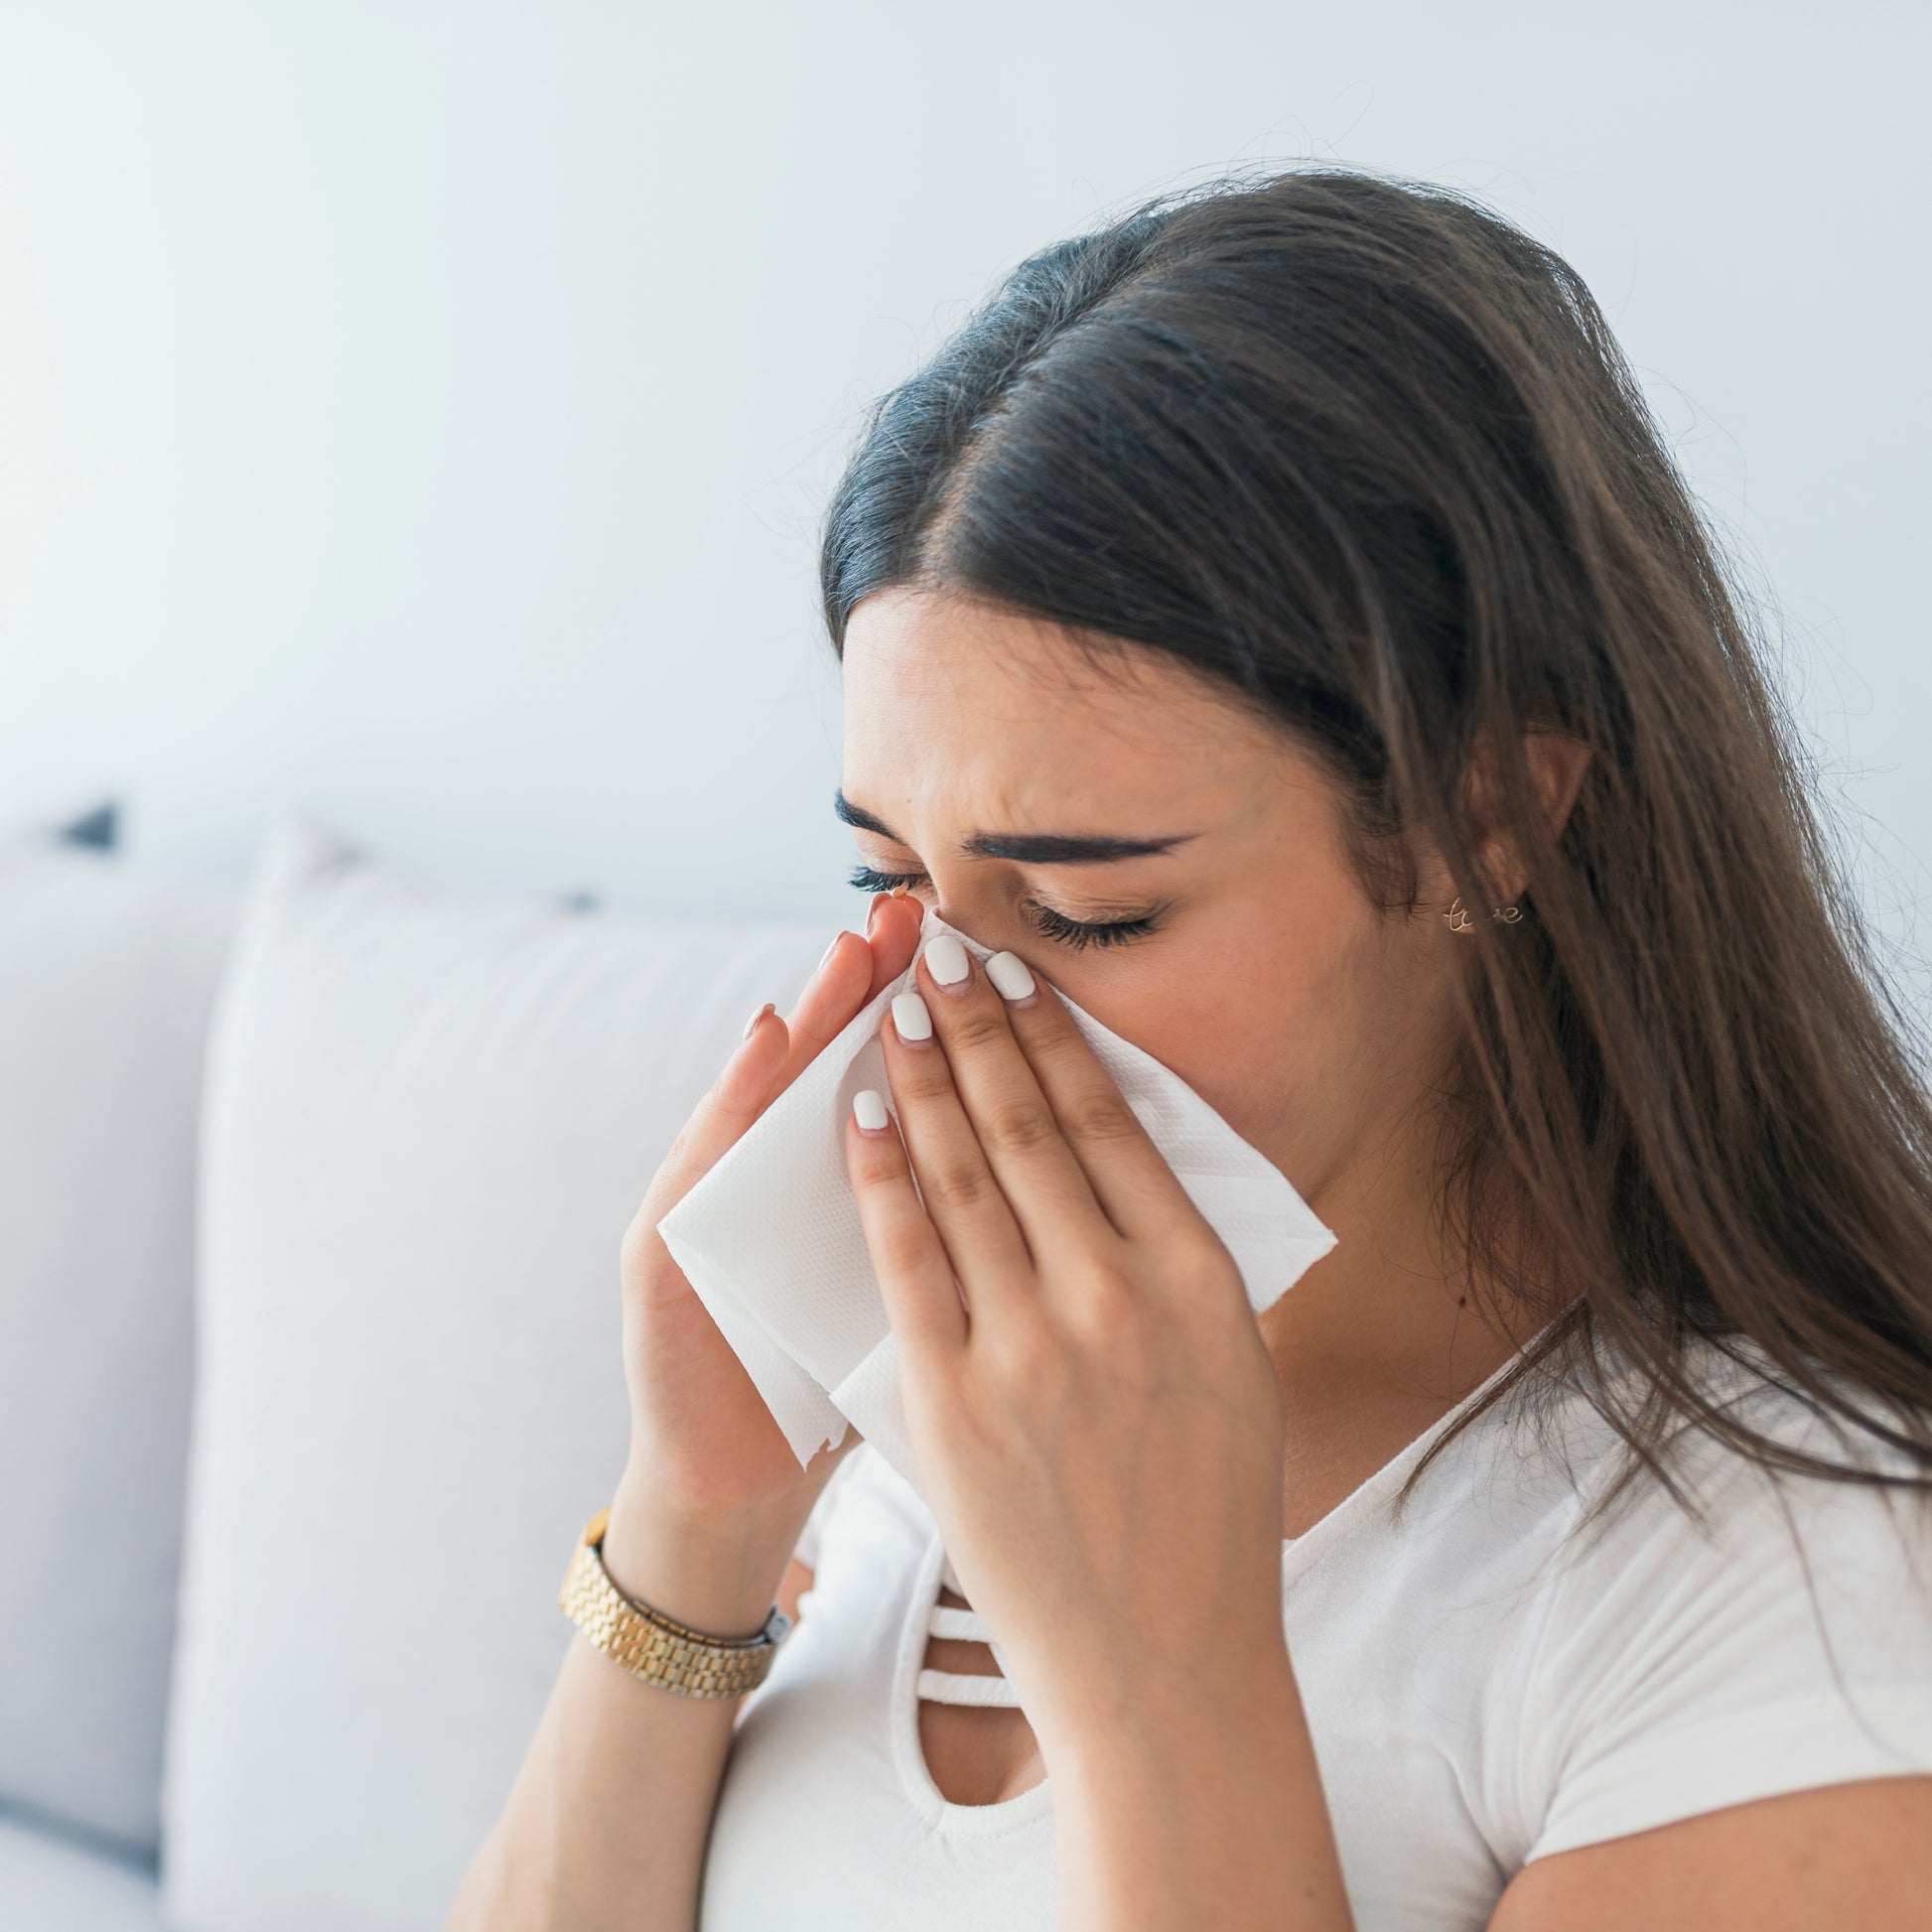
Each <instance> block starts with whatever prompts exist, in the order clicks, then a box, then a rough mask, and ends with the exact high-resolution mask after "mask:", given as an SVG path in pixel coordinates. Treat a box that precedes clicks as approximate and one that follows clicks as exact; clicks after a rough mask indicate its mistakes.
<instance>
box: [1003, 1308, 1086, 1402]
mask: <svg viewBox="0 0 1932 1932" xmlns="http://www.w3.org/2000/svg"><path fill="white" fill-rule="evenodd" d="M989 1353H990V1354H991V1355H992V1357H993V1360H992V1368H993V1371H994V1373H995V1375H996V1376H997V1377H998V1379H999V1382H1000V1384H1001V1386H1002V1387H1003V1388H1004V1389H1005V1390H1006V1391H1007V1392H1008V1397H1009V1399H1010V1400H1011V1401H1012V1402H1013V1403H1014V1404H1015V1405H1016V1406H1017V1407H1018V1408H1019V1409H1020V1410H1022V1411H1023V1412H1024V1413H1026V1414H1029V1415H1051V1414H1052V1413H1053V1412H1054V1409H1055V1408H1056V1406H1057V1404H1058V1401H1059V1399H1060V1396H1061V1395H1062V1393H1063V1392H1064V1390H1065V1388H1066V1382H1067V1359H1066V1351H1065V1348H1064V1346H1063V1345H1062V1343H1061V1342H1060V1340H1059V1338H1058V1337H1057V1336H1056V1335H1054V1334H1053V1332H1052V1331H1051V1329H1050V1328H1048V1327H1047V1326H1046V1325H1045V1324H1044V1323H1042V1322H1036V1321H1016V1322H1006V1323H1002V1324H1001V1329H1000V1332H999V1333H998V1334H997V1335H996V1336H995V1337H994V1338H993V1339H992V1341H991V1342H990V1344H989Z"/></svg>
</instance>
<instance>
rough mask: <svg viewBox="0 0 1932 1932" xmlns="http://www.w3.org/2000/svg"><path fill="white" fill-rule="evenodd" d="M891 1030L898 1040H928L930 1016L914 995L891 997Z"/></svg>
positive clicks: (902, 994)
mask: <svg viewBox="0 0 1932 1932" xmlns="http://www.w3.org/2000/svg"><path fill="white" fill-rule="evenodd" d="M893 1029H894V1031H895V1032H896V1033H897V1035H898V1036H899V1038H900V1039H930V1038H931V1037H932V1015H931V1014H930V1013H929V1012H928V1011H927V1010H926V1003H925V1002H924V1001H923V1000H922V999H920V998H919V996H918V995H917V994H916V993H895V994H894V995H893Z"/></svg>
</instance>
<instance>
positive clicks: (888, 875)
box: [852, 866, 1161, 949]
mask: <svg viewBox="0 0 1932 1932" xmlns="http://www.w3.org/2000/svg"><path fill="white" fill-rule="evenodd" d="M924 879H925V874H924V873H922V872H879V871H877V870H875V869H874V868H873V867H871V866H855V867H854V868H853V872H852V884H853V885H854V886H856V887H857V888H858V889H859V891H860V892H862V893H890V892H892V891H893V890H894V889H895V888H896V887H899V886H903V887H904V888H905V889H906V891H907V892H910V891H911V889H912V888H913V887H914V886H916V885H918V884H920V883H922V882H923V881H924ZM1029 916H1030V917H1031V918H1032V919H1033V922H1034V924H1035V927H1037V928H1038V930H1039V932H1040V934H1041V935H1042V937H1044V938H1047V939H1053V940H1057V941H1058V942H1059V943H1060V944H1061V945H1063V946H1072V947H1075V948H1076V949H1077V948H1082V947H1086V946H1124V945H1126V944H1127V942H1128V941H1129V940H1130V939H1139V938H1141V937H1143V936H1144V935H1145V934H1147V933H1150V932H1153V931H1154V930H1155V929H1156V928H1157V927H1158V926H1159V925H1160V923H1161V921H1160V920H1159V919H1158V918H1155V917H1153V916H1152V915H1149V916H1147V917H1145V918H1139V919H1115V920H1112V921H1110V922H1107V923H1098V924H1094V923H1088V922H1087V921H1084V920H1081V919H1069V918H1068V917H1067V916H1066V914H1065V913H1064V912H1055V911H1054V910H1053V908H1052V907H1051V906H1050V905H1035V906H1033V907H1032V908H1031V912H1030V914H1029Z"/></svg>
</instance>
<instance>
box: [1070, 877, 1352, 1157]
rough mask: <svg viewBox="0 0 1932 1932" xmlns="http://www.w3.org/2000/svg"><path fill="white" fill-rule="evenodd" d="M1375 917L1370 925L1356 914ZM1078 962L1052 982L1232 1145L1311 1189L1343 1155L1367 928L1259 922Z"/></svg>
mask: <svg viewBox="0 0 1932 1932" xmlns="http://www.w3.org/2000/svg"><path fill="white" fill-rule="evenodd" d="M1364 916H1365V918H1372V914H1365V915H1364ZM1131 950H1132V949H1131V948H1123V949H1122V958H1121V960H1120V961H1119V962H1118V963H1116V962H1112V961H1103V962H1086V961H1082V962H1079V963H1077V964H1076V965H1074V966H1073V968H1072V969H1071V970H1063V971H1062V973H1061V975H1060V982H1059V983H1060V984H1061V985H1062V986H1063V987H1064V988H1065V990H1066V993H1067V995H1068V997H1069V998H1071V999H1073V1000H1075V1001H1077V1002H1078V1003H1079V1004H1080V1005H1081V1006H1083V1007H1085V1008H1086V1009H1087V1011H1088V1012H1090V1013H1092V1014H1093V1015H1094V1017H1095V1018H1096V1019H1098V1020H1100V1021H1101V1022H1102V1023H1103V1024H1104V1025H1106V1026H1108V1027H1110V1028H1112V1029H1113V1031H1114V1032H1115V1033H1117V1034H1120V1035H1122V1036H1123V1037H1124V1038H1127V1039H1131V1040H1132V1041H1133V1042H1134V1043H1135V1044H1136V1045H1137V1046H1140V1047H1142V1048H1144V1049H1145V1050H1146V1051H1147V1052H1149V1053H1152V1054H1153V1055H1154V1057H1155V1058H1156V1059H1158V1060H1159V1061H1161V1063H1162V1064H1163V1065H1164V1066H1167V1067H1169V1068H1170V1069H1172V1070H1173V1072H1174V1073H1177V1074H1178V1075H1179V1076H1180V1078H1181V1079H1183V1080H1185V1081H1186V1082H1187V1084H1188V1085H1189V1086H1190V1087H1192V1088H1193V1089H1194V1091H1195V1092H1196V1093H1198V1094H1199V1095H1200V1096H1201V1098H1202V1099H1203V1100H1205V1101H1206V1102H1207V1103H1208V1104H1209V1106H1211V1107H1212V1108H1213V1109H1214V1110H1215V1112H1216V1113H1218V1114H1219V1115H1220V1116H1221V1118H1222V1119H1223V1120H1225V1121H1226V1122H1227V1123H1228V1125H1229V1126H1230V1127H1232V1128H1233V1129H1234V1130H1235V1132H1236V1133H1237V1134H1239V1135H1241V1137H1242V1138H1243V1139H1244V1140H1246V1141H1248V1142H1250V1143H1251V1144H1252V1145H1253V1146H1255V1147H1257V1148H1259V1149H1260V1150H1261V1152H1262V1153H1263V1154H1265V1155H1267V1157H1268V1158H1269V1159H1270V1160H1271V1161H1273V1162H1274V1163H1275V1164H1276V1165H1277V1166H1278V1167H1280V1168H1281V1169H1282V1170H1283V1172H1284V1173H1288V1174H1289V1175H1291V1176H1292V1177H1293V1178H1294V1179H1295V1181H1296V1183H1297V1185H1298V1186H1304V1187H1310V1186H1313V1185H1315V1184H1317V1183H1318V1181H1319V1180H1320V1179H1321V1178H1322V1177H1324V1176H1325V1174H1326V1173H1328V1172H1330V1171H1331V1170H1332V1169H1333V1168H1334V1167H1335V1165H1336V1164H1337V1163H1338V1161H1339V1160H1340V1159H1342V1158H1343V1155H1344V1149H1343V1148H1342V1146H1341V1142H1342V1140H1343V1139H1344V1138H1345V1137H1346V1135H1347V1120H1346V1116H1347V1113H1348V1112H1349V1109H1347V1108H1346V1107H1342V1106H1338V1105H1337V1104H1336V1102H1337V1100H1338V1099H1339V1098H1341V1097H1343V1096H1347V1095H1349V1094H1351V1093H1359V1092H1361V1091H1362V1089H1363V1088H1364V1086H1365V1085H1367V1084H1369V1083H1370V1082H1371V1081H1372V1079H1373V1075H1372V1073H1371V1071H1370V1069H1369V1067H1368V1066H1367V1065H1366V1064H1365V1062H1366V1061H1367V1060H1369V1059H1371V1058H1372V1057H1373V1055H1372V1053H1371V1050H1370V1042H1371V1040H1372V1039H1373V1037H1374V1036H1375V1034H1376V1031H1377V1029H1376V1026H1375V1015H1376V1012H1377V1003H1378V999H1379V997H1380V994H1379V985H1380V971H1381V962H1379V961H1378V960H1377V959H1376V958H1375V954H1376V952H1377V951H1378V948H1377V946H1376V944H1375V942H1374V939H1373V937H1372V933H1371V931H1370V930H1367V929H1362V930H1357V929H1356V927H1355V924H1354V922H1353V921H1352V920H1351V921H1350V922H1349V923H1348V924H1347V925H1346V926H1341V927H1338V926H1337V924H1336V923H1335V922H1333V921H1330V922H1328V923H1327V924H1326V925H1325V926H1319V927H1317V926H1314V925H1310V924H1304V923H1302V922H1301V921H1299V920H1295V921H1289V920H1284V919H1281V918H1280V917H1271V916H1268V915H1267V914H1266V911H1265V909H1264V911H1263V915H1262V916H1259V917H1256V916H1249V917H1245V918H1243V920H1242V921H1241V923H1240V928H1239V929H1236V928H1234V927H1233V926H1230V925H1226V924H1223V925H1220V926H1219V927H1217V929H1216V930H1215V931H1213V932H1212V933H1205V932H1202V933H1194V934H1190V935H1189V937H1188V939H1187V941H1186V943H1184V944H1183V943H1182V942H1181V940H1180V937H1179V935H1178V934H1176V935H1175V937H1174V940H1173V943H1171V944H1167V945H1162V946H1160V947H1158V948H1156V947H1150V948H1149V950H1148V954H1147V955H1146V956H1145V958H1144V959H1142V960H1138V961H1131V962H1130V960H1129V959H1128V957H1127V955H1128V954H1129V953H1130V952H1131Z"/></svg>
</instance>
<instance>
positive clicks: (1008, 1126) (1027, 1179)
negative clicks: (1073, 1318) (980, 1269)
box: [912, 934, 1114, 1286]
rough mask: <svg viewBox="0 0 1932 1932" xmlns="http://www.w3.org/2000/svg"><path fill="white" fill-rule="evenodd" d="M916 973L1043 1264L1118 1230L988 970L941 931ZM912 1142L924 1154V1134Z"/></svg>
mask: <svg viewBox="0 0 1932 1932" xmlns="http://www.w3.org/2000/svg"><path fill="white" fill-rule="evenodd" d="M918 980H919V986H920V991H921V994H922V997H923V1000H924V1005H925V1008H926V1010H927V1012H928V1013H929V1014H930V1017H931V1020H932V1024H933V1028H934V1030H935V1033H936V1035H937V1036H938V1039H939V1041H940V1043H941V1044H942V1045H943V1046H944V1048H945V1054H946V1060H947V1063H948V1068H949V1071H950V1076H951V1080H952V1083H953V1085H954V1087H955V1088H956V1089H957V1091H958V1095H959V1099H960V1102H961V1105H962V1107H963V1110H964V1114H965V1118H966V1120H967V1121H968V1122H969V1123H970V1130H971V1132H972V1133H973V1134H974V1135H976V1136H977V1138H978V1142H979V1145H980V1147H981V1148H982V1149H983V1150H984V1156H985V1159H986V1161H987V1163H988V1164H989V1166H990V1168H991V1170H992V1173H994V1175H995V1176H996V1177H997V1179H998V1181H999V1184H1000V1189H1001V1192H1002V1193H1003V1194H1004V1195H1005V1196H1006V1199H1007V1201H1008V1203H1009V1204H1010V1208H1011V1211H1012V1213H1013V1214H1014V1216H1015V1217H1016V1218H1017V1219H1018V1221H1019V1224H1020V1227H1021V1230H1022V1232H1023V1233H1024V1234H1025V1236H1026V1238H1027V1244H1028V1246H1029V1247H1030V1248H1031V1249H1032V1251H1033V1254H1034V1257H1035V1260H1036V1261H1038V1262H1040V1263H1041V1264H1042V1265H1044V1264H1045V1263H1046V1262H1047V1261H1048V1259H1049V1257H1051V1256H1053V1255H1055V1254H1057V1253H1060V1252H1064V1251H1065V1250H1067V1249H1069V1248H1072V1247H1075V1246H1078V1247H1079V1248H1081V1249H1083V1250H1087V1249H1091V1247H1092V1246H1093V1244H1094V1243H1095V1242H1096V1241H1097V1240H1099V1239H1101V1238H1103V1237H1111V1236H1112V1234H1113V1233H1114V1229H1113V1227H1112V1226H1111V1224H1110V1223H1109V1221H1108V1218H1107V1216H1106V1215H1105V1214H1104V1213H1103V1212H1102V1210H1101V1206H1100V1203H1099V1201H1098V1200H1097V1198H1096V1197H1095V1194H1094V1190H1093V1188H1092V1186H1091V1185H1090V1184H1089V1183H1088V1180H1087V1176H1086V1173H1085V1171H1084V1170H1083V1169H1082V1168H1081V1165H1080V1163H1079V1161H1078V1160H1077V1159H1076V1158H1075V1156H1074V1153H1073V1150H1072V1149H1071V1148H1070V1147H1069V1146H1068V1145H1067V1143H1066V1140H1065V1138H1064V1136H1063V1135H1062V1134H1061V1132H1060V1127H1059V1122H1058V1120H1057V1118H1056V1117H1055V1115H1054V1112H1053V1109H1052V1106H1051V1104H1050V1103H1049V1102H1048V1100H1047V1097H1046V1095H1045V1094H1044V1092H1042V1090H1041V1088H1040V1084H1039V1082H1038V1080H1037V1079H1035V1076H1034V1069H1033V1068H1032V1066H1030V1065H1029V1064H1028V1061H1027V1055H1026V1053H1025V1051H1024V1050H1023V1049H1022V1047H1021V1044H1020V1041H1019V1039H1018V1038H1017V1037H1016V1036H1015V1035H1014V1031H1013V1028H1012V1027H1011V1026H1010V1025H1009V1024H1008V1019H1007V1013H1006V1002H1005V1001H1004V1000H1003V999H1002V997H1001V996H1000V994H999V992H998V991H997V990H996V989H995V987H994V985H993V983H992V982H991V981H990V980H989V979H988V978H987V976H986V973H985V970H984V969H983V968H982V967H980V966H978V965H977V964H976V963H975V962H974V960H973V957H972V955H971V954H970V953H969V952H967V950H966V948H965V947H964V946H962V945H961V944H960V943H959V942H958V941H957V940H956V939H953V938H951V937H950V936H949V935H943V934H942V935H941V936H940V937H939V938H937V939H935V940H934V941H933V942H932V943H931V944H930V945H929V946H927V948H926V949H925V952H924V954H923V955H922V956H921V958H920V961H919V968H918ZM912 1151H913V1158H914V1160H915V1161H917V1160H920V1159H921V1157H922V1150H921V1148H920V1145H919V1143H918V1141H917V1140H916V1139H915V1140H914V1141H913V1144H912ZM920 1173H922V1174H923V1173H924V1168H923V1166H921V1168H920ZM969 1286H970V1285H969Z"/></svg>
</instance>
